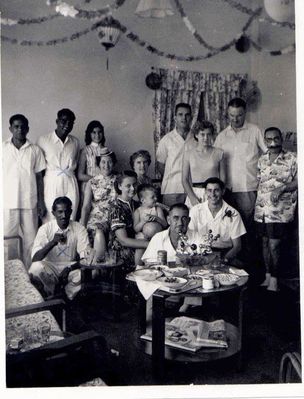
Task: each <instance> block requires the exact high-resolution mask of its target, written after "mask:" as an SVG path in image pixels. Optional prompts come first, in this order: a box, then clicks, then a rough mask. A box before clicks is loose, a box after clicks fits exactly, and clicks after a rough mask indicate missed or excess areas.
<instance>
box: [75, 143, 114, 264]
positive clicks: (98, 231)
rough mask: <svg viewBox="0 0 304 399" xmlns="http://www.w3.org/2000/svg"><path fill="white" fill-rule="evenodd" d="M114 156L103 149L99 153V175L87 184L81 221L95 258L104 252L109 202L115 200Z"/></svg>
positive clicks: (101, 255)
mask: <svg viewBox="0 0 304 399" xmlns="http://www.w3.org/2000/svg"><path fill="white" fill-rule="evenodd" d="M115 163H116V156H115V154H114V152H113V151H110V150H109V149H108V148H107V147H104V148H103V149H102V150H101V151H100V165H99V168H100V173H99V174H98V175H97V176H95V177H93V178H92V179H91V180H89V181H88V182H87V185H86V189H85V193H84V200H83V206H82V210H81V219H80V223H82V224H83V225H84V226H85V227H87V230H88V233H89V237H90V240H91V242H92V241H93V242H94V249H95V250H96V256H97V258H101V257H103V255H104V252H105V250H106V238H105V237H107V235H108V233H109V230H110V224H109V210H110V208H111V202H113V201H114V200H115V198H116V191H115V188H114V182H115V179H116V175H115V174H114V165H115Z"/></svg>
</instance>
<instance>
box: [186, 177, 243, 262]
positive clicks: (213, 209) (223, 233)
mask: <svg viewBox="0 0 304 399" xmlns="http://www.w3.org/2000/svg"><path fill="white" fill-rule="evenodd" d="M204 186H205V189H206V195H207V201H205V202H204V203H202V204H198V205H195V206H194V207H193V208H192V209H191V211H190V217H191V222H190V224H189V230H193V231H194V232H197V233H199V235H200V236H204V235H206V234H207V233H208V231H209V230H212V234H213V236H216V235H218V234H219V238H218V239H217V240H216V241H215V245H214V249H218V250H220V251H221V252H222V253H223V259H224V261H225V262H226V263H229V264H234V263H235V260H236V256H237V255H238V253H239V252H240V250H241V247H242V243H241V236H242V235H244V234H245V233H246V229H245V227H244V224H243V222H242V219H241V216H240V214H239V212H238V211H236V210H235V209H234V208H232V206H230V205H228V204H227V203H226V202H225V201H224V200H223V195H224V192H225V185H224V183H223V182H222V181H221V180H220V179H219V178H217V177H210V178H209V179H207V180H206V181H205V183H204Z"/></svg>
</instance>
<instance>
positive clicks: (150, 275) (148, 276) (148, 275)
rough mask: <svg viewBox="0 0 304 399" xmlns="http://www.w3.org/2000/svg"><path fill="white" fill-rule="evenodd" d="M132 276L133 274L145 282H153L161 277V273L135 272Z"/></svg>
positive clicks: (142, 270) (157, 271)
mask: <svg viewBox="0 0 304 399" xmlns="http://www.w3.org/2000/svg"><path fill="white" fill-rule="evenodd" d="M133 274H134V276H136V277H139V278H141V279H142V280H145V281H153V280H156V279H157V278H158V277H160V276H162V275H163V273H162V272H161V271H159V270H153V269H141V270H135V272H133Z"/></svg>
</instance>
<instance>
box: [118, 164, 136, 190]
mask: <svg viewBox="0 0 304 399" xmlns="http://www.w3.org/2000/svg"><path fill="white" fill-rule="evenodd" d="M127 177H135V179H136V180H137V174H136V173H135V172H134V171H133V170H124V171H123V172H121V173H119V174H118V175H117V176H116V179H115V181H114V188H115V191H116V192H117V194H121V190H120V188H119V185H120V184H121V183H122V182H123V181H124V179H126V178H127Z"/></svg>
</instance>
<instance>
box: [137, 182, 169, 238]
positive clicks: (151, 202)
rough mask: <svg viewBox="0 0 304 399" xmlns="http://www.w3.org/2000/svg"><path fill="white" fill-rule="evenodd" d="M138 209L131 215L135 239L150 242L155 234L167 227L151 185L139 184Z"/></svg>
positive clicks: (154, 190)
mask: <svg viewBox="0 0 304 399" xmlns="http://www.w3.org/2000/svg"><path fill="white" fill-rule="evenodd" d="M137 192H138V198H139V201H140V203H141V205H140V207H139V208H137V209H136V211H135V212H134V213H133V227H134V230H135V233H136V238H145V239H147V240H150V238H152V237H153V236H154V234H155V233H158V232H160V231H162V230H163V229H164V228H166V227H167V221H166V219H165V216H164V213H163V210H162V208H161V207H160V206H159V205H158V204H157V193H156V189H155V187H154V186H152V185H151V184H141V185H140V186H139V187H138V191H137Z"/></svg>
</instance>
